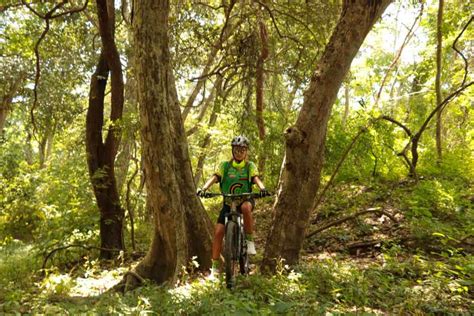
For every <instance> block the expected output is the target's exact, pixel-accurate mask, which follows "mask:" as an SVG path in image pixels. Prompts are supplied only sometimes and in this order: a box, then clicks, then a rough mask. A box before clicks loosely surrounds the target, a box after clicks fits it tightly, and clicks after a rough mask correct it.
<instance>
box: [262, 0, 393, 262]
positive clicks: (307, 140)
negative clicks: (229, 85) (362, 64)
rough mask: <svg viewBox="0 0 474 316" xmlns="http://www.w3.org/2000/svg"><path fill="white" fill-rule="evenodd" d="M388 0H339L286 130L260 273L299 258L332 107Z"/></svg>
mask: <svg viewBox="0 0 474 316" xmlns="http://www.w3.org/2000/svg"><path fill="white" fill-rule="evenodd" d="M390 2H391V1H390V0H381V1H367V0H356V1H344V5H343V8H342V12H341V16H340V19H339V21H338V24H337V26H336V28H335V30H334V32H333V34H332V36H331V38H330V40H329V43H328V44H327V46H326V49H325V51H324V53H323V55H322V57H321V59H320V60H319V63H318V65H317V68H316V71H315V72H314V74H313V76H312V78H311V83H310V86H309V88H308V90H307V91H306V93H305V96H304V103H303V107H302V109H301V112H300V114H299V116H298V119H297V121H296V124H295V125H294V126H292V127H290V128H288V129H287V131H286V134H285V136H286V155H285V159H284V162H283V166H282V168H283V170H282V175H281V178H280V183H279V189H278V197H277V200H276V202H275V206H274V217H273V222H272V227H271V230H270V232H269V236H268V239H267V244H266V247H265V254H264V260H263V268H264V269H265V268H270V269H273V268H274V267H275V264H276V261H277V260H278V259H279V258H282V259H284V260H285V261H286V263H288V264H294V263H296V262H297V261H298V259H299V252H300V249H301V246H302V243H303V240H304V236H305V230H306V226H307V224H308V218H309V215H310V211H311V210H312V206H313V204H314V199H315V196H316V193H317V190H318V187H319V181H320V173H321V169H322V166H323V154H324V145H325V139H326V130H327V123H328V119H329V115H330V112H331V108H332V105H333V103H334V101H335V99H336V95H337V92H338V90H339V88H340V86H341V84H342V81H343V79H344V77H345V76H346V74H347V72H348V70H349V68H350V65H351V62H352V59H353V58H354V56H355V55H356V53H357V52H358V50H359V48H360V46H361V44H362V42H363V41H364V39H365V37H366V35H367V33H368V32H369V31H370V29H371V28H372V26H373V24H374V23H375V21H376V20H377V19H378V18H379V17H380V16H381V14H382V13H383V11H384V10H385V8H386V7H387V6H388V4H389V3H390Z"/></svg>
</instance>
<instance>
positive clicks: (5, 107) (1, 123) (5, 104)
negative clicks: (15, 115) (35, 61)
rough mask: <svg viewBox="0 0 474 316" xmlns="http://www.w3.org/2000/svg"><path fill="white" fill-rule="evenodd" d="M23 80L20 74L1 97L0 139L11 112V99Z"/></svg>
mask: <svg viewBox="0 0 474 316" xmlns="http://www.w3.org/2000/svg"><path fill="white" fill-rule="evenodd" d="M24 79H25V73H20V74H19V75H18V77H17V78H16V79H15V80H14V81H13V82H12V83H11V85H10V86H9V88H7V90H6V92H5V94H4V95H3V97H2V103H1V105H0V137H1V136H2V135H3V129H4V128H5V125H6V123H7V117H8V112H10V111H11V105H12V101H13V97H14V96H15V94H16V93H17V92H18V90H19V88H20V84H21V83H22V82H23V80H24Z"/></svg>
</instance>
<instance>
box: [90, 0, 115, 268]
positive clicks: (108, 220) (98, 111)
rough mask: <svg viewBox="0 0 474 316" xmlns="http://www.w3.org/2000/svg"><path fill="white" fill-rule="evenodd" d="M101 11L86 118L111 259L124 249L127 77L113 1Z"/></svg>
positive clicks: (100, 2) (105, 254) (100, 1)
mask: <svg viewBox="0 0 474 316" xmlns="http://www.w3.org/2000/svg"><path fill="white" fill-rule="evenodd" d="M97 13H98V18H99V31H100V36H101V40H102V53H101V54H100V57H99V62H98V65H97V69H96V71H95V73H94V74H93V75H92V79H91V86H90V92H89V107H88V110H87V117H86V149H87V163H88V166H89V175H90V178H91V182H92V186H93V189H94V194H95V197H96V200H97V205H98V207H99V211H100V239H101V248H102V249H101V252H100V257H101V258H103V259H111V258H113V257H114V256H115V255H116V254H117V251H118V250H122V249H124V241H123V217H124V210H123V208H122V207H121V205H120V196H119V193H118V191H117V184H116V179H115V156H116V155H117V148H118V145H119V143H120V129H119V126H118V124H117V123H118V121H119V120H120V119H121V117H122V111H123V77H122V66H121V64H120V56H119V53H118V50H117V47H116V46H115V40H114V9H113V1H112V0H108V1H106V0H97ZM109 70H110V73H111V111H110V120H111V124H110V126H109V129H108V132H107V136H106V138H105V142H104V141H103V139H102V128H103V126H104V98H105V88H106V86H107V78H108V74H109Z"/></svg>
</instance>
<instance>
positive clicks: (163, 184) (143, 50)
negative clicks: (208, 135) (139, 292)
mask: <svg viewBox="0 0 474 316" xmlns="http://www.w3.org/2000/svg"><path fill="white" fill-rule="evenodd" d="M133 12H134V18H133V23H134V25H133V27H134V41H135V47H136V53H137V58H136V60H137V64H136V75H137V78H138V79H139V80H138V91H139V104H140V121H141V136H142V146H143V147H142V148H143V157H144V162H145V172H146V188H147V205H148V207H149V208H150V209H151V211H152V212H153V214H154V218H153V219H154V224H155V232H154V235H153V240H152V243H151V246H150V249H149V251H148V253H147V255H146V257H145V258H144V259H143V261H142V262H141V263H140V264H139V265H138V266H137V267H136V269H135V271H136V273H137V274H139V275H140V276H142V277H144V278H149V279H153V280H155V281H156V282H158V283H163V282H166V281H168V282H170V283H171V284H172V283H173V281H174V280H175V278H176V275H177V273H178V272H179V270H180V269H181V266H183V265H187V263H188V262H189V260H190V259H191V258H192V257H193V256H197V260H198V261H199V262H200V267H201V268H202V269H208V268H209V267H210V264H211V258H210V254H211V228H212V225H211V222H210V219H209V217H208V216H207V214H206V213H205V211H204V208H203V207H202V204H201V203H200V201H199V199H198V198H197V196H196V195H195V185H194V181H193V175H192V171H191V162H190V159H189V154H188V145H187V140H186V134H185V131H184V126H183V120H182V117H181V113H180V107H179V104H178V101H177V100H178V98H177V93H176V87H175V81H174V77H173V74H172V68H171V61H170V52H169V48H168V45H169V44H168V43H169V38H168V14H169V2H168V1H166V0H159V1H156V0H154V1H152V0H141V1H135V3H134V10H133Z"/></svg>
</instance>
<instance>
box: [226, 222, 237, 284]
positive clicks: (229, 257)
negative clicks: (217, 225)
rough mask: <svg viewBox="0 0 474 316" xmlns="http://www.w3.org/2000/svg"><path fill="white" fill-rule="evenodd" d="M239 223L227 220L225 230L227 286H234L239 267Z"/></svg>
mask: <svg viewBox="0 0 474 316" xmlns="http://www.w3.org/2000/svg"><path fill="white" fill-rule="evenodd" d="M237 229H238V227H237V224H236V223H235V222H233V221H229V222H227V226H226V230H225V251H224V259H225V281H226V284H227V288H229V289H230V288H232V287H233V286H234V282H235V270H236V267H237V252H238V245H237V241H238V240H237V238H238V236H237V235H238V232H237Z"/></svg>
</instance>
